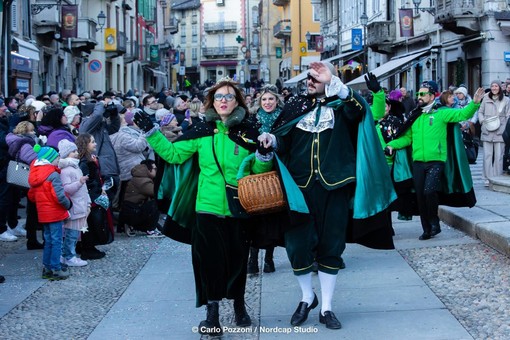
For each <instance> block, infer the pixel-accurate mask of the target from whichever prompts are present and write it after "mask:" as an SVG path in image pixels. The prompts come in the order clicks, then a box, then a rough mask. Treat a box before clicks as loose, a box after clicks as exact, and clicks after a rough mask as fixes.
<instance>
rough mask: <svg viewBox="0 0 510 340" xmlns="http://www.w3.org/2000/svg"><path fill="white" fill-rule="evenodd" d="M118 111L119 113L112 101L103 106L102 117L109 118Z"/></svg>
mask: <svg viewBox="0 0 510 340" xmlns="http://www.w3.org/2000/svg"><path fill="white" fill-rule="evenodd" d="M118 113H119V111H118V110H117V107H116V106H115V104H114V103H110V104H108V105H106V106H105V108H104V113H103V117H104V118H110V117H111V116H115V115H117V114H118Z"/></svg>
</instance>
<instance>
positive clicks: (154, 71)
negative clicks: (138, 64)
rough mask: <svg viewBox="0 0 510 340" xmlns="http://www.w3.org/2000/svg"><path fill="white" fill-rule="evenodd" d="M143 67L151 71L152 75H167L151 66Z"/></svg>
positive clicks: (163, 76)
mask: <svg viewBox="0 0 510 340" xmlns="http://www.w3.org/2000/svg"><path fill="white" fill-rule="evenodd" d="M145 69H146V70H147V71H150V72H152V75H153V76H154V77H162V78H165V77H166V76H167V74H166V73H165V72H161V71H159V70H156V69H154V68H151V67H145Z"/></svg>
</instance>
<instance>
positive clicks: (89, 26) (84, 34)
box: [71, 17, 97, 53]
mask: <svg viewBox="0 0 510 340" xmlns="http://www.w3.org/2000/svg"><path fill="white" fill-rule="evenodd" d="M96 45H97V40H96V21H95V20H94V19H91V18H85V17H82V18H78V38H71V50H73V52H76V51H77V52H85V53H90V52H91V51H92V50H93V49H94V47H95V46H96Z"/></svg>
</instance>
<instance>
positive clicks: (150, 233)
mask: <svg viewBox="0 0 510 340" xmlns="http://www.w3.org/2000/svg"><path fill="white" fill-rule="evenodd" d="M147 237H150V238H160V237H165V235H163V234H162V233H160V232H159V230H157V229H155V230H147Z"/></svg>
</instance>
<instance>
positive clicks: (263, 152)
mask: <svg viewBox="0 0 510 340" xmlns="http://www.w3.org/2000/svg"><path fill="white" fill-rule="evenodd" d="M257 151H258V152H259V154H261V155H263V156H265V155H267V154H268V153H270V152H272V151H273V146H270V147H268V148H265V147H264V145H262V143H261V142H259V145H258V146H257Z"/></svg>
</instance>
